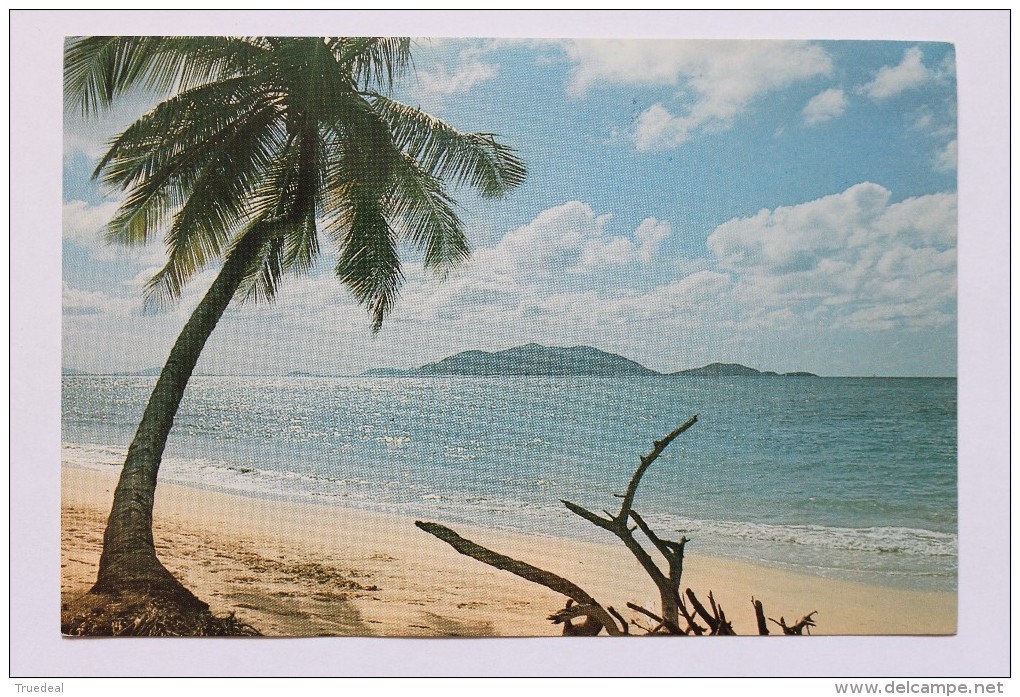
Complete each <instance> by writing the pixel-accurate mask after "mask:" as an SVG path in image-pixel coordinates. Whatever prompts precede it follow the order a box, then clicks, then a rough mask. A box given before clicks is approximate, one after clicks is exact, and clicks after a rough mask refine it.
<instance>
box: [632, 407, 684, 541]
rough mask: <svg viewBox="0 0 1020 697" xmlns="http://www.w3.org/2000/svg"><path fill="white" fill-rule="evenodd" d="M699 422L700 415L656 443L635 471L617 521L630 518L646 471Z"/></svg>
mask: <svg viewBox="0 0 1020 697" xmlns="http://www.w3.org/2000/svg"><path fill="white" fill-rule="evenodd" d="M697 422H698V415H697V414H695V415H694V416H692V417H691V418H690V419H689V420H688V421H687V423H685V424H684V425H683V426H680V427H679V428H677V429H676V430H674V431H673V432H672V433H670V434H669V435H668V436H666V437H665V438H663V439H662V440H657V441H655V444H654V447H653V448H652V451H651V452H650V453H648V454H647V455H645V456H644V457H642V458H641V465H640V466H639V467H638V468H637V470H635V471H634V476H632V477H631V478H630V484H629V485H627V493H626V494H624V495H623V503H622V504H620V512H619V513H618V514H617V515H616V519H617V520H623V521H626V520H627V518H628V517H630V509H631V506H633V505H634V496H635V495H636V494H637V488H638V484H640V483H641V477H643V476H645V471H646V470H647V469H648V468H649V466H651V464H652V463H653V462H655V460H656V459H657V458H658V457H659V455H661V454H662V451H663V450H665V449H666V448H667V446H669V444H670V443H672V442H673V441H674V440H676V438H677V436H679V435H680V434H681V433H683V432H684V431H686V430H687V429H689V428H690V427H691V426H693V425H694V424H696V423H697Z"/></svg>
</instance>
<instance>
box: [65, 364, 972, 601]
mask: <svg viewBox="0 0 1020 697" xmlns="http://www.w3.org/2000/svg"><path fill="white" fill-rule="evenodd" d="M154 384H155V378H154V377H118V376H65V377H64V378H63V394H62V412H63V419H62V440H63V461H64V465H65V466H70V467H87V468H93V469H103V470H113V469H114V468H118V467H120V465H121V464H122V463H123V458H124V454H125V453H126V450H127V446H128V444H129V442H130V440H131V437H132V436H133V434H134V429H135V427H136V426H137V424H138V420H139V418H140V417H141V413H142V410H143V408H144V406H145V401H146V400H147V398H148V395H149V392H150V391H151V389H152V386H153V385H154ZM694 414H697V415H698V418H699V421H698V423H697V424H696V425H695V426H694V427H693V428H692V429H691V430H689V431H688V432H687V433H685V434H683V435H681V436H680V437H679V438H678V439H677V440H676V441H675V442H674V443H673V444H672V445H671V446H670V447H669V448H668V449H667V450H666V451H665V453H664V454H663V455H662V456H661V457H660V458H659V459H658V460H657V461H656V462H655V463H654V464H653V465H652V467H651V468H650V469H649V471H648V473H647V474H646V475H645V477H644V479H643V481H642V484H641V488H640V489H639V491H638V495H637V498H636V501H635V505H634V508H635V510H637V511H638V512H639V513H641V514H642V516H643V517H644V518H645V519H646V520H647V521H648V522H649V523H650V524H651V525H652V527H653V528H655V529H657V530H658V531H659V532H660V533H661V534H662V535H664V536H666V537H671V538H678V537H679V536H680V534H684V535H686V536H687V537H688V538H690V540H691V542H690V543H689V544H688V547H687V549H688V552H689V553H691V554H697V553H700V554H704V555H709V556H718V557H729V558H734V559H740V560H745V561H749V562H753V563H756V564H765V565H768V566H774V567H779V568H784V569H789V570H793V571H798V572H802V573H808V574H815V575H819V576H825V577H830V578H839V579H845V580H851V581H860V582H864V583H873V584H879V585H885V586H892V587H901V588H912V589H924V590H955V588H956V578H957V457H956V450H957V433H956V380H955V379H941V378H916V379H915V378H895V379H890V378H811V377H783V378H779V377H736V378H706V377H689V378H682V377H667V376H654V377H626V378H592V377H514V378H476V377H428V378H421V377H403V378H357V377H352V378H317V377H208V376H197V377H194V378H193V379H192V381H191V384H190V386H189V387H188V392H187V394H186V396H185V399H184V402H183V404H182V406H181V410H180V412H179V414H178V416H177V420H176V422H175V425H174V430H173V432H172V433H171V436H170V442H169V445H168V447H167V451H166V454H165V457H164V462H163V467H162V469H161V471H160V480H161V481H169V482H177V483H182V484H187V485H191V486H199V487H203V488H208V489H215V490H220V491H226V492H231V493H236V494H240V495H244V496H250V497H254V498H267V497H268V498H278V499H292V500H298V501H312V502H315V503H319V504H325V505H337V506H345V507H356V508H364V509H369V510H373V511H380V512H389V513H395V514H401V515H406V516H408V517H413V518H416V519H424V520H431V521H435V522H439V523H444V524H447V525H450V526H452V527H454V528H456V527H457V525H458V524H471V525H479V526H484V527H489V528H497V529H507V530H513V531H521V532H527V533H534V534H545V535H554V536H558V537H570V538H584V539H593V540H606V541H610V542H615V538H612V537H611V536H609V534H608V533H606V532H604V531H602V530H600V529H598V528H595V527H594V526H592V525H591V524H590V523H588V522H586V521H584V520H582V519H581V518H579V517H577V516H575V515H574V514H572V513H570V512H569V511H567V510H566V509H565V508H564V507H563V505H562V504H561V503H560V500H561V499H567V500H571V501H574V502H576V503H578V504H581V505H582V506H585V507H586V508H589V509H591V510H594V511H600V510H602V509H607V510H610V511H615V510H618V508H619V499H618V498H616V497H614V494H622V493H623V491H624V490H625V489H626V486H627V483H628V481H629V480H630V477H631V474H632V473H633V471H634V469H635V468H636V467H637V465H638V462H639V457H640V456H641V455H642V454H645V453H647V452H648V451H649V450H650V449H651V447H652V442H653V441H654V440H656V439H658V438H661V437H662V436H664V435H665V434H667V433H668V432H670V431H671V430H673V429H674V428H676V427H677V426H678V425H680V424H681V423H683V422H685V421H686V420H687V419H689V418H690V417H691V416H693V415H694ZM408 534H409V535H411V534H424V533H418V531H417V530H415V529H414V528H409V530H408Z"/></svg>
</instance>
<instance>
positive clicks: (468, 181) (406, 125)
mask: <svg viewBox="0 0 1020 697" xmlns="http://www.w3.org/2000/svg"><path fill="white" fill-rule="evenodd" d="M371 103H372V105H373V107H374V108H375V109H376V110H377V111H378V112H379V114H380V115H381V116H382V117H383V118H384V119H385V120H386V123H387V124H388V125H389V127H390V129H391V130H392V133H393V141H394V143H395V144H396V146H397V147H398V148H400V149H401V150H403V151H404V152H406V153H407V154H408V155H410V156H411V157H413V158H414V159H415V160H416V161H417V162H418V164H419V166H420V167H421V168H422V169H423V170H425V171H426V172H428V173H429V174H430V175H431V176H436V177H440V178H442V179H445V180H447V181H449V182H451V183H453V184H455V185H468V186H471V187H473V188H475V189H477V190H478V192H479V193H480V194H481V195H482V196H485V197H487V198H493V197H497V196H502V195H504V194H505V193H507V192H508V191H509V190H510V189H513V188H514V187H517V186H519V185H520V184H522V183H523V182H524V177H525V175H526V174H527V166H526V165H525V164H524V161H523V160H521V159H520V158H519V157H518V156H517V152H516V150H514V149H513V148H511V147H510V146H508V145H505V144H503V143H501V142H499V141H498V140H496V137H495V136H494V135H492V134H490V133H464V132H462V131H458V130H457V129H456V128H454V127H453V126H451V125H449V124H448V123H446V122H445V121H443V120H442V119H438V118H436V117H434V116H431V115H429V114H426V113H425V112H423V111H422V110H421V109H417V108H415V107H411V106H408V105H406V104H402V103H400V102H397V101H394V100H392V99H389V98H387V97H383V96H382V95H373V97H372V98H371Z"/></svg>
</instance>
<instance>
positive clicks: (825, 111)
mask: <svg viewBox="0 0 1020 697" xmlns="http://www.w3.org/2000/svg"><path fill="white" fill-rule="evenodd" d="M844 111H846V94H844V92H843V90H840V89H836V88H832V89H827V90H825V91H824V92H821V93H819V94H816V95H815V96H814V97H812V98H811V99H810V100H809V101H808V103H807V104H806V105H805V106H804V110H803V111H802V112H801V114H802V115H803V117H804V123H805V124H807V125H808V126H814V125H815V124H817V123H823V122H825V121H830V120H832V119H835V118H838V117H840V116H842V115H843V112H844Z"/></svg>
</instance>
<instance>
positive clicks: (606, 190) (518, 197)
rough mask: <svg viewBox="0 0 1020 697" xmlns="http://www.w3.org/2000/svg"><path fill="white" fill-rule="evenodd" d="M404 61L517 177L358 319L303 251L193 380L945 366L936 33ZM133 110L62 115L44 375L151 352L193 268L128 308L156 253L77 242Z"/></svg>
mask: <svg viewBox="0 0 1020 697" xmlns="http://www.w3.org/2000/svg"><path fill="white" fill-rule="evenodd" d="M415 64H416V74H415V75H414V76H412V77H410V78H409V79H408V80H406V81H405V82H404V83H403V84H401V85H400V87H399V88H398V95H397V96H398V97H399V98H400V99H403V100H405V101H408V102H410V103H412V104H415V105H420V106H421V107H422V108H423V109H425V110H427V111H430V112H431V113H434V114H436V115H438V116H440V117H442V118H444V119H446V120H448V121H449V122H451V123H452V124H454V125H455V126H457V127H458V128H460V129H462V130H477V131H486V132H495V133H498V134H499V135H500V137H501V138H502V139H503V140H504V141H505V142H508V143H510V144H512V145H513V146H515V147H517V148H518V149H519V151H520V153H521V155H522V156H523V158H524V159H525V160H526V161H527V163H528V166H529V177H528V180H527V182H526V183H525V185H524V186H522V187H521V188H519V189H518V190H516V191H515V192H513V193H512V194H511V195H509V196H508V197H506V198H504V199H501V200H496V201H491V200H490V201H482V200H480V199H478V198H477V197H474V196H472V195H470V194H469V193H467V192H458V194H459V196H458V198H459V200H460V201H461V203H462V205H463V210H462V214H463V215H462V217H463V219H464V220H465V222H466V223H467V225H466V227H467V229H468V232H469V236H470V239H471V242H472V245H473V248H474V255H473V258H472V260H471V261H469V262H468V263H467V264H465V265H464V266H463V267H461V268H460V269H458V270H457V271H456V272H454V273H453V274H452V275H451V276H450V277H449V278H448V279H447V280H446V281H444V282H439V281H438V280H436V279H434V278H431V277H428V276H426V275H425V274H424V273H423V272H422V269H421V266H420V264H419V263H418V259H416V258H415V256H414V255H413V254H408V255H407V256H406V258H405V267H404V271H405V276H406V281H405V284H404V288H403V293H402V297H401V300H400V301H399V303H398V306H397V308H396V310H395V311H394V312H393V314H392V315H391V316H390V318H389V319H388V320H387V322H386V324H385V325H384V328H383V330H382V332H381V333H379V334H378V335H375V336H373V335H372V334H371V332H370V330H369V318H368V315H367V313H366V312H365V311H364V310H363V309H362V308H359V307H358V306H357V305H356V304H355V303H354V301H353V299H352V298H351V297H350V295H349V294H348V293H347V292H346V290H345V289H344V288H343V287H342V286H340V285H339V283H338V282H337V281H336V280H335V279H334V278H333V277H332V276H331V273H330V271H329V269H330V267H331V262H330V260H329V258H328V255H325V256H326V257H327V258H325V259H324V260H323V264H322V266H321V268H316V269H313V270H312V272H311V273H310V274H308V275H307V276H305V277H293V278H289V279H287V283H286V285H285V287H284V289H283V291H282V293H281V295H280V298H279V299H278V301H277V302H276V303H275V304H273V305H269V306H242V307H238V308H233V309H231V310H229V311H228V313H227V315H226V316H225V317H224V319H223V320H222V321H221V324H220V326H219V327H218V328H217V330H216V332H215V333H214V335H213V339H212V340H211V341H210V343H209V344H208V345H207V348H206V350H205V353H204V354H203V358H202V361H201V362H200V364H199V372H209V373H245V374H261V373H266V374H278V373H286V372H288V371H291V370H305V371H309V372H325V373H338V374H352V373H358V372H361V371H363V370H365V369H368V368H371V367H376V366H384V365H385V366H397V367H407V366H413V365H420V364H422V363H425V362H428V361H432V360H436V359H438V358H441V357H443V356H445V355H448V354H450V353H454V352H457V351H462V350H467V349H485V350H498V349H502V348H507V347H510V346H513V345H517V344H522V343H528V342H532V341H535V342H539V343H543V344H550V345H563V346H569V345H575V344H582V343H583V344H590V345H593V346H596V347H598V348H601V349H604V350H608V351H614V352H617V353H621V354H623V355H626V356H627V357H629V358H632V359H634V360H637V361H639V362H642V363H644V364H645V365H648V366H649V367H651V368H655V369H657V370H663V371H674V370H680V369H683V368H690V367H695V366H698V365H703V364H705V363H708V362H711V361H725V362H740V363H744V364H747V365H751V366H754V367H757V368H760V369H762V370H776V371H790V370H810V371H812V372H816V373H819V374H824V375H876V374H877V375H955V373H956V338H957V334H956V325H957V315H956V248H957V231H956V97H955V95H956V78H955V71H954V55H953V50H952V46H950V45H948V44H933V43H901V42H851V41H844V42H778V41H745V42H710V41H649V40H642V41H605V40H598V41H578V40H566V41H548V40H541V41H540V40H512V41H511V40H450V39H443V40H433V41H429V40H419V41H418V42H417V44H416V50H415ZM150 103H151V99H150V98H148V97H146V96H144V95H135V96H133V97H132V98H131V99H128V100H126V101H125V103H123V104H122V105H120V106H118V107H117V108H115V109H114V110H113V111H111V112H110V113H109V114H107V115H105V116H104V117H102V118H100V119H96V120H93V121H90V122H87V123H83V122H81V121H80V120H79V119H77V118H75V117H73V116H66V117H65V143H64V243H63V251H64V294H63V297H64V301H63V305H64V319H63V328H64V339H63V342H64V356H63V364H64V366H65V367H67V368H75V369H79V370H89V371H96V372H115V371H132V370H139V369H143V368H148V367H152V366H157V365H161V364H162V362H163V360H164V358H165V356H166V353H167V352H168V350H169V347H170V345H171V344H172V342H173V340H174V338H175V337H176V334H177V332H178V331H179V330H180V328H181V326H183V323H184V321H185V319H186V317H187V314H188V313H189V312H190V310H191V309H192V308H193V307H194V305H195V303H196V302H197V299H198V298H199V297H200V295H201V293H202V292H204V290H205V288H206V287H207V286H208V284H209V283H210V282H211V279H212V276H213V274H214V273H215V269H210V270H208V271H206V272H204V273H203V274H200V275H199V276H197V277H196V278H195V279H194V280H193V282H192V284H191V286H190V287H189V288H188V290H187V292H186V293H185V296H184V297H183V298H182V300H181V302H180V303H179V305H178V306H177V307H175V308H172V309H171V310H169V311H165V312H162V313H159V314H145V313H143V311H142V300H141V286H142V285H143V284H144V281H145V279H146V278H147V277H148V276H149V275H151V274H152V273H153V272H154V270H155V269H156V268H158V266H159V265H160V259H161V257H162V250H161V249H159V248H158V247H155V246H154V247H150V248H143V249H124V248H117V247H110V246H106V245H104V244H103V243H102V241H101V240H102V235H101V228H102V226H103V224H104V223H105V222H106V221H107V220H109V218H110V217H111V216H112V215H113V212H114V211H115V209H116V206H117V203H118V198H117V196H116V195H110V194H108V193H105V192H103V191H100V190H99V189H98V188H97V187H96V186H95V185H94V184H93V183H92V182H91V181H90V179H89V175H90V174H91V170H92V168H93V166H94V162H95V160H96V158H97V157H98V156H99V155H100V154H101V152H102V146H103V143H104V142H106V140H107V139H108V138H109V137H110V136H111V135H113V134H115V133H116V132H117V131H118V130H119V129H122V128H123V127H124V126H126V125H127V124H128V123H130V121H131V120H132V119H133V118H134V117H136V116H137V115H138V114H140V113H142V112H143V111H144V110H145V109H146V108H147V107H148V106H149V105H150ZM157 238H158V237H157Z"/></svg>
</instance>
